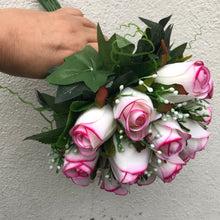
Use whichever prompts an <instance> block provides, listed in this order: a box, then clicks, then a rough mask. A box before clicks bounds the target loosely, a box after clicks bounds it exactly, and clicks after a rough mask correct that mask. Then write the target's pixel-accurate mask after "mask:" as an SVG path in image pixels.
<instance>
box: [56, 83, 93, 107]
mask: <svg viewBox="0 0 220 220" xmlns="http://www.w3.org/2000/svg"><path fill="white" fill-rule="evenodd" d="M84 94H85V95H84ZM79 96H82V97H83V98H84V96H85V98H86V99H89V98H92V97H95V93H93V92H92V91H91V90H90V89H89V88H88V87H87V86H86V85H85V84H84V83H83V82H82V83H74V84H71V85H66V86H58V89H57V93H56V98H55V103H61V102H65V101H68V100H73V99H74V98H77V97H79ZM79 99H81V97H80V98H79ZM93 99H94V98H93Z"/></svg>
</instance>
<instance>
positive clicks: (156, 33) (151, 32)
mask: <svg viewBox="0 0 220 220" xmlns="http://www.w3.org/2000/svg"><path fill="white" fill-rule="evenodd" d="M140 20H141V21H143V22H144V23H145V24H146V25H147V26H149V27H150V29H147V34H148V37H149V39H150V40H151V41H152V43H153V44H154V46H155V49H156V51H157V47H158V46H160V43H161V40H162V39H164V34H165V33H164V30H163V26H162V25H161V24H159V23H156V22H153V21H150V20H148V19H144V18H141V17H140Z"/></svg>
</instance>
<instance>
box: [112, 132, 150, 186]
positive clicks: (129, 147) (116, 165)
mask: <svg viewBox="0 0 220 220" xmlns="http://www.w3.org/2000/svg"><path fill="white" fill-rule="evenodd" d="M113 142H114V145H115V151H116V153H115V155H114V156H113V157H110V158H109V161H110V164H111V168H112V172H113V174H114V176H115V178H116V180H117V181H119V182H120V183H129V184H133V183H134V182H136V180H137V179H138V178H139V176H140V175H141V174H142V173H143V172H144V171H146V170H147V168H148V161H149V156H150V150H149V149H143V150H142V151H141V152H138V151H137V150H136V148H135V146H134V145H133V144H131V143H130V142H129V141H126V140H124V139H122V140H121V145H122V146H123V148H124V152H119V151H118V147H117V140H116V138H115V136H114V138H113Z"/></svg>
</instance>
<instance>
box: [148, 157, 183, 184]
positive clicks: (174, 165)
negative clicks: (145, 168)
mask: <svg viewBox="0 0 220 220" xmlns="http://www.w3.org/2000/svg"><path fill="white" fill-rule="evenodd" d="M157 160H158V158H157V157H156V156H153V158H152V161H153V162H152V163H151V169H152V175H153V177H154V176H155V175H156V176H158V177H159V178H160V179H161V180H163V182H164V183H170V182H172V181H173V180H174V179H175V177H176V175H177V174H178V173H179V171H180V170H181V169H182V167H183V165H185V164H186V163H185V162H184V161H183V160H182V159H181V158H180V157H179V156H176V157H173V158H171V159H169V160H163V161H160V164H158V162H157ZM153 177H152V178H153Z"/></svg>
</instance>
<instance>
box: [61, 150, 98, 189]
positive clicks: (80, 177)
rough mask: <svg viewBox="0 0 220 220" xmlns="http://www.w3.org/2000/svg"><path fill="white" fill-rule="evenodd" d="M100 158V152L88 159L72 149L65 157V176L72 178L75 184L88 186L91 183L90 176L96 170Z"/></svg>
mask: <svg viewBox="0 0 220 220" xmlns="http://www.w3.org/2000/svg"><path fill="white" fill-rule="evenodd" d="M98 157H99V151H96V152H95V153H94V154H93V155H91V156H88V157H86V156H83V155H82V154H80V152H79V151H76V152H74V150H73V149H72V150H71V151H70V152H69V153H67V154H66V155H65V161H64V166H63V170H62V171H63V174H65V175H66V177H67V178H71V179H72V181H73V182H74V183H75V184H77V185H81V186H87V185H89V183H90V182H91V179H90V175H91V173H92V172H93V170H94V169H95V166H96V163H97V160H98Z"/></svg>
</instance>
